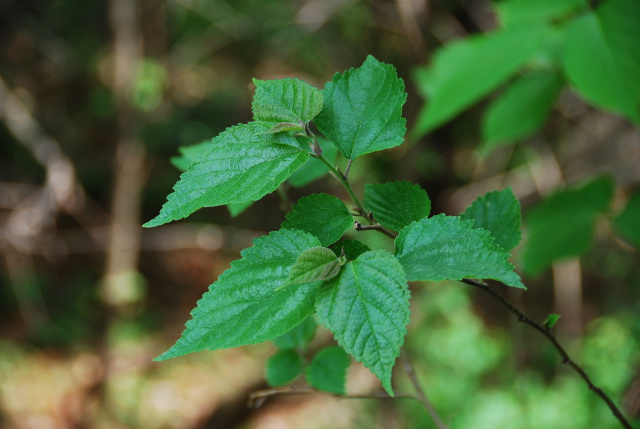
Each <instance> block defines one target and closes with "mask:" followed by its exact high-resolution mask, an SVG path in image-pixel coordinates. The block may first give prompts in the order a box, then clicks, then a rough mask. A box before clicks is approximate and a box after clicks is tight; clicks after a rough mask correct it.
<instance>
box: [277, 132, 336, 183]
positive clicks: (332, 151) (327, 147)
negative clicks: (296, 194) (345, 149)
mask: <svg viewBox="0 0 640 429" xmlns="http://www.w3.org/2000/svg"><path fill="white" fill-rule="evenodd" d="M318 143H319V144H320V147H321V148H322V155H323V156H324V157H325V158H327V159H328V160H329V161H330V162H331V163H332V164H335V161H336V158H337V156H338V149H337V148H336V147H335V145H334V144H333V143H331V142H330V141H329V140H327V139H323V138H321V137H320V138H318ZM305 144H306V143H305ZM307 147H308V146H307ZM328 171H329V167H327V166H326V165H325V164H324V162H322V161H320V160H319V159H317V158H313V157H310V158H309V160H308V161H307V162H306V163H305V164H304V165H303V166H302V167H300V168H299V169H297V170H296V171H294V173H293V174H292V175H291V176H289V183H291V186H294V187H296V188H301V187H303V186H306V185H308V184H309V183H311V182H313V181H315V180H318V179H319V178H321V177H322V176H324V175H325V174H327V172H328Z"/></svg>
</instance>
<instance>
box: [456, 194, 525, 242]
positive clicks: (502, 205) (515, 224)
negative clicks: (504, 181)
mask: <svg viewBox="0 0 640 429" xmlns="http://www.w3.org/2000/svg"><path fill="white" fill-rule="evenodd" d="M460 217H461V218H462V219H472V220H473V227H474V228H484V229H486V230H487V231H489V232H491V235H492V236H493V238H495V241H494V243H495V244H497V245H498V246H500V247H502V248H503V249H504V250H506V251H507V252H511V251H512V250H513V248H514V247H516V246H517V245H518V243H520V239H521V238H522V233H521V232H520V225H521V220H520V217H521V214H520V202H519V201H518V199H517V198H516V196H515V195H514V194H513V191H512V190H511V188H507V189H504V190H502V191H494V192H489V193H487V194H485V195H483V196H481V197H478V198H477V199H476V200H475V201H474V202H473V203H472V204H471V205H470V206H469V207H467V210H465V212H464V214H463V215H461V216H460Z"/></svg>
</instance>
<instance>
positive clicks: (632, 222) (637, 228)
mask: <svg viewBox="0 0 640 429" xmlns="http://www.w3.org/2000/svg"><path fill="white" fill-rule="evenodd" d="M614 225H615V227H616V229H617V230H618V232H620V234H622V236H623V237H624V238H626V239H627V240H629V242H631V243H632V244H633V245H635V246H636V247H639V248H640V193H637V194H635V195H634V196H632V197H631V198H630V199H629V202H628V203H627V207H625V209H624V211H623V212H622V213H620V215H619V216H618V217H617V218H616V219H615V220H614Z"/></svg>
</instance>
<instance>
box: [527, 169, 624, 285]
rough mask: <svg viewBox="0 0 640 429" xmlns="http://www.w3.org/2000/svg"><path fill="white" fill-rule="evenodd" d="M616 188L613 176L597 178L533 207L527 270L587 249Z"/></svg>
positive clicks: (540, 268)
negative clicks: (599, 217) (599, 219)
mask: <svg viewBox="0 0 640 429" xmlns="http://www.w3.org/2000/svg"><path fill="white" fill-rule="evenodd" d="M613 188H614V184H613V182H612V180H611V179H609V178H606V177H601V178H597V179H595V180H593V181H591V182H589V183H588V184H586V185H584V186H582V187H580V188H570V189H565V190H563V191H560V192H558V193H556V194H554V195H552V196H551V197H549V198H547V199H546V200H544V201H542V203H540V204H539V205H538V206H536V207H535V208H533V209H531V210H530V211H529V213H528V214H527V216H526V218H525V226H526V229H527V232H528V240H527V244H526V247H525V251H524V254H523V266H524V271H525V273H527V274H530V275H535V274H539V273H541V272H543V271H544V270H546V269H547V268H549V266H550V265H551V264H552V263H553V262H554V261H556V260H559V259H563V258H568V257H572V256H579V255H581V254H583V253H584V252H586V251H587V250H588V249H589V248H590V247H591V242H592V241H593V233H594V231H595V226H596V220H597V218H598V214H599V213H603V212H606V211H607V210H608V209H609V205H610V202H611V198H612V196H613Z"/></svg>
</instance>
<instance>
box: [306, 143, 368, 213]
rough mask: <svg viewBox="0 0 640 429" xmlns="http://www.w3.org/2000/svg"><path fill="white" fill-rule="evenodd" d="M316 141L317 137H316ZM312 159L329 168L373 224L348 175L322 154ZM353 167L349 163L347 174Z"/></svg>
mask: <svg viewBox="0 0 640 429" xmlns="http://www.w3.org/2000/svg"><path fill="white" fill-rule="evenodd" d="M314 139H315V137H314ZM311 156H312V157H314V158H316V159H319V160H320V161H322V162H323V163H324V164H325V165H326V166H327V167H329V171H330V172H331V173H333V174H332V176H333V177H335V178H336V179H337V180H338V181H339V182H340V183H341V184H342V186H343V187H344V189H345V190H346V191H347V193H348V194H349V197H350V198H351V201H353V204H354V206H355V207H356V210H357V211H358V212H360V213H362V216H364V217H365V218H366V219H367V221H368V222H369V223H370V224H373V223H374V222H373V220H371V219H370V218H369V217H368V216H367V213H368V212H367V210H366V209H365V208H364V205H363V204H362V203H361V202H360V199H359V198H358V196H357V195H356V193H355V192H354V191H353V188H352V187H351V184H350V183H349V179H347V175H346V174H344V173H342V171H340V169H339V168H338V167H336V166H334V165H333V164H332V163H331V161H329V160H328V159H327V158H325V156H324V155H322V153H320V154H318V153H312V154H311ZM350 166H351V163H349V164H348V165H347V172H348V171H349V167H350Z"/></svg>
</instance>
